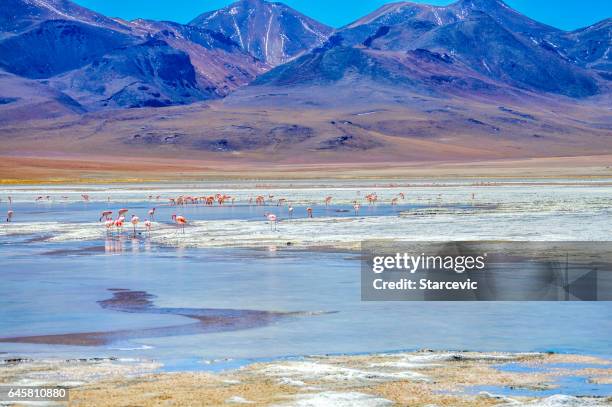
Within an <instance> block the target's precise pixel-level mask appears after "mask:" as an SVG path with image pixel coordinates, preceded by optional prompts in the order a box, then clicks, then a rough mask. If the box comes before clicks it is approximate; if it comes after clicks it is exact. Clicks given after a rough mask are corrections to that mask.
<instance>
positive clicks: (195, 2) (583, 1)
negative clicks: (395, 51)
mask: <svg viewBox="0 0 612 407" xmlns="http://www.w3.org/2000/svg"><path fill="white" fill-rule="evenodd" d="M76 2H77V3H79V4H81V5H83V6H85V7H88V8H91V9H93V10H96V11H98V12H100V13H103V14H106V15H108V16H113V17H121V18H124V19H127V20H132V19H134V18H138V17H142V18H148V19H153V20H170V21H176V22H179V23H187V22H188V21H190V20H192V19H193V18H194V17H196V16H197V15H198V14H200V13H203V12H205V11H210V10H215V9H218V8H221V7H224V6H226V5H228V4H230V3H232V1H231V0H76ZM282 2H283V3H286V4H287V5H289V6H291V7H293V8H295V9H297V10H299V11H300V12H302V13H304V14H306V15H308V16H310V17H313V18H315V19H316V20H319V21H321V22H323V23H326V24H329V25H331V26H334V27H341V26H342V25H344V24H348V23H349V22H351V21H353V20H356V19H357V18H359V17H362V16H363V15H365V14H367V13H369V12H371V11H373V10H375V9H376V8H378V7H380V6H381V5H383V4H385V3H391V2H392V1H385V0H282ZM414 2H415V3H427V4H437V5H446V4H450V3H452V2H453V1H452V0H428V1H419V0H414ZM506 3H507V4H508V5H510V6H511V7H513V8H515V9H516V10H518V11H520V12H522V13H523V14H526V15H528V16H529V17H531V18H533V19H535V20H538V21H541V22H544V23H547V24H550V25H552V26H555V27H559V28H562V29H565V30H574V29H576V28H581V27H585V26H587V25H591V24H593V23H595V22H598V21H600V20H603V19H604V18H608V17H612V0H506Z"/></svg>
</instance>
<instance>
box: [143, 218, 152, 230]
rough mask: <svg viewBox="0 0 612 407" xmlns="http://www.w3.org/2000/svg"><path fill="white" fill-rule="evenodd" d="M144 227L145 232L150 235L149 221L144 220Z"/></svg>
mask: <svg viewBox="0 0 612 407" xmlns="http://www.w3.org/2000/svg"><path fill="white" fill-rule="evenodd" d="M144 225H145V228H146V229H147V232H148V233H151V221H150V220H145V221H144Z"/></svg>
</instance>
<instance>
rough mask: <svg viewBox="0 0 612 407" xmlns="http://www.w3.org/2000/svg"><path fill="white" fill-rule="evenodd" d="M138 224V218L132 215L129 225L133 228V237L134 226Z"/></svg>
mask: <svg viewBox="0 0 612 407" xmlns="http://www.w3.org/2000/svg"><path fill="white" fill-rule="evenodd" d="M138 222H140V218H139V217H138V216H136V215H132V219H131V220H130V223H131V224H132V226H134V236H136V226H137V225H138Z"/></svg>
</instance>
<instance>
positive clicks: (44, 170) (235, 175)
mask: <svg viewBox="0 0 612 407" xmlns="http://www.w3.org/2000/svg"><path fill="white" fill-rule="evenodd" d="M611 176H612V155H609V154H607V155H597V156H576V157H548V158H529V159H504V160H494V161H474V162H392V161H389V162H358V163H355V162H353V163H342V162H339V163H312V164H304V163H302V164H273V163H268V162H266V161H265V160H261V161H245V160H240V159H235V160H234V159H228V160H223V161H220V160H217V161H215V160H214V159H212V160H205V161H202V160H191V159H176V158H163V157H161V158H155V157H144V158H140V157H130V156H126V157H120V156H119V157H117V156H114V157H108V156H83V155H79V156H61V157H39V156H31V157H29V156H8V155H5V156H2V155H1V153H0V184H38V183H56V184H57V183H59V184H63V183H70V184H74V183H121V182H160V181H196V180H216V179H228V180H242V179H244V180H254V179H283V180H290V179H296V180H298V179H321V178H335V179H393V178H404V179H410V178H412V179H423V178H427V179H447V178H467V179H469V178H481V177H486V178H492V177H498V178H515V177H523V178H578V179H585V178H586V179H590V178H606V177H608V178H609V177H611Z"/></svg>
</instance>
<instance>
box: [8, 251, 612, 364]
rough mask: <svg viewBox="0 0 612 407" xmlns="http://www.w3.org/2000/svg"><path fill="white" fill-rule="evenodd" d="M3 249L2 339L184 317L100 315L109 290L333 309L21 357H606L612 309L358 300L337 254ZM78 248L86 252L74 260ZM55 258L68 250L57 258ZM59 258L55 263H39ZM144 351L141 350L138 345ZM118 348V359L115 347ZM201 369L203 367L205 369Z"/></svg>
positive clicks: (349, 265)
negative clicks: (440, 353)
mask: <svg viewBox="0 0 612 407" xmlns="http://www.w3.org/2000/svg"><path fill="white" fill-rule="evenodd" d="M124 244H125V249H126V251H125V252H123V253H122V254H105V253H104V251H103V250H102V247H103V245H104V242H89V243H78V244H75V243H49V242H32V243H26V244H24V243H11V242H7V241H6V239H5V241H4V242H2V244H0V256H1V258H2V268H1V270H0V277H1V279H2V284H1V285H0V332H1V333H2V336H3V337H10V336H25V335H41V334H57V333H72V332H87V331H104V330H118V329H127V328H130V329H133V328H146V327H158V326H171V325H178V324H181V323H185V322H186V318H185V317H181V316H175V315H158V314H138V313H124V312H117V311H112V310H107V309H103V308H101V307H100V306H99V305H98V304H97V303H96V301H99V300H102V299H107V298H110V297H111V295H110V293H109V291H108V289H109V288H124V289H132V290H145V291H147V292H149V293H151V294H153V295H155V296H157V298H155V300H154V302H155V305H156V306H159V307H191V308H235V309H253V310H268V311H335V313H329V314H322V315H309V316H300V317H295V318H288V319H286V320H282V321H278V322H276V323H274V324H272V325H269V326H265V327H261V328H256V329H249V330H242V331H233V332H219V333H212V334H201V335H190V336H167V337H161V338H143V339H138V340H132V341H130V342H129V343H114V344H110V345H103V346H99V347H78V346H63V345H53V346H51V345H32V344H8V343H0V352H8V353H9V354H10V355H22V356H27V355H29V356H32V355H33V356H54V357H74V356H79V357H86V356H119V357H136V356H142V357H149V358H154V359H158V360H161V361H163V362H165V363H168V364H169V365H172V364H179V365H180V361H185V360H193V358H199V359H203V360H219V359H234V360H235V359H248V360H252V359H257V358H275V357H285V356H298V355H308V354H325V353H351V352H375V351H388V350H394V349H419V348H434V349H454V350H464V349H465V350H478V351H493V350H496V351H557V352H572V353H573V352H576V353H584V354H598V355H604V356H606V355H607V356H609V355H610V349H612V340H611V338H612V335H611V334H612V325H611V320H610V315H611V311H612V303H610V302H595V303H588V302H582V303H397V302H378V303H370V302H361V301H360V278H359V266H360V265H359V262H358V260H357V259H356V258H354V256H352V255H350V254H343V253H316V252H304V251H289V250H287V251H283V250H280V251H275V252H267V251H258V250H245V249H214V250H213V249H206V250H202V249H173V248H160V247H155V246H153V245H150V244H147V242H145V241H137V240H131V239H127V241H126V242H125V243H124ZM75 245H76V246H77V248H78V249H83V250H85V252H84V253H86V255H83V254H79V252H75V251H74V249H75ZM62 250H69V251H68V252H67V253H68V254H62V253H63V252H62ZM50 251H55V253H56V254H45V253H49V252H50ZM143 345H146V346H143ZM121 349H123V350H121ZM203 368H204V367H203Z"/></svg>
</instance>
